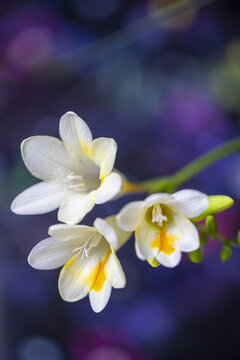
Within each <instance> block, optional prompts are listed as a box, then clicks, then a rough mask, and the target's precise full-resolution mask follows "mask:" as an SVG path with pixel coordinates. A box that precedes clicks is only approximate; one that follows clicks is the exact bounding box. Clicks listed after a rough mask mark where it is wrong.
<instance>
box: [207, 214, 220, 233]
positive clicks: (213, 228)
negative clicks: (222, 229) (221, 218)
mask: <svg viewBox="0 0 240 360" xmlns="http://www.w3.org/2000/svg"><path fill="white" fill-rule="evenodd" d="M206 230H207V232H208V234H209V235H210V236H211V237H212V238H213V239H215V238H216V237H217V233H218V225H217V221H216V219H215V217H214V216H213V215H208V216H207V218H206Z"/></svg>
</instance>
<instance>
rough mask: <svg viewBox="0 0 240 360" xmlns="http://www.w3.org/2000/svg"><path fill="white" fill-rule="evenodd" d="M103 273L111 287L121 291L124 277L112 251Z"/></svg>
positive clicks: (124, 283) (124, 280)
mask: <svg viewBox="0 0 240 360" xmlns="http://www.w3.org/2000/svg"><path fill="white" fill-rule="evenodd" d="M104 273H105V276H106V279H107V280H108V281H109V283H110V284H111V285H112V287H114V288H116V289H121V288H124V287H125V286H126V277H125V274H124V271H123V269H122V265H121V264H120V261H119V260H118V258H117V255H116V253H115V251H114V250H113V251H112V253H111V255H110V256H109V259H108V261H107V263H106V265H105V267H104Z"/></svg>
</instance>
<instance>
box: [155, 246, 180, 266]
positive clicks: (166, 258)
mask: <svg viewBox="0 0 240 360" xmlns="http://www.w3.org/2000/svg"><path fill="white" fill-rule="evenodd" d="M181 257H182V254H181V251H179V250H175V251H174V252H173V253H172V254H170V255H167V254H165V253H163V252H160V253H158V255H157V256H156V260H157V261H158V262H159V263H160V264H161V265H163V266H166V267H168V268H173V267H175V266H177V265H178V264H179V263H180V261H181Z"/></svg>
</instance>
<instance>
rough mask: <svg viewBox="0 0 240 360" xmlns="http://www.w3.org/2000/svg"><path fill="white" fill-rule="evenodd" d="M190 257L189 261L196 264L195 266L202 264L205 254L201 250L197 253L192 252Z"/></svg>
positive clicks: (196, 251)
mask: <svg viewBox="0 0 240 360" xmlns="http://www.w3.org/2000/svg"><path fill="white" fill-rule="evenodd" d="M188 256H189V259H190V260H191V261H192V262H193V263H195V264H199V263H200V262H202V259H203V252H202V249H201V248H199V249H197V250H195V251H192V252H190V253H189V254H188Z"/></svg>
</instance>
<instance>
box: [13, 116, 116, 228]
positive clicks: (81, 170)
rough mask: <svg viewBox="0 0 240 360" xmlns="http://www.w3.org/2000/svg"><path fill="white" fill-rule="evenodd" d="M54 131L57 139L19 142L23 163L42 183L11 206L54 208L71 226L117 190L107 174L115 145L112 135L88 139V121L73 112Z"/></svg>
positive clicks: (34, 210) (27, 210) (33, 210)
mask: <svg viewBox="0 0 240 360" xmlns="http://www.w3.org/2000/svg"><path fill="white" fill-rule="evenodd" d="M59 132H60V136H61V138H62V141H61V140H59V139H57V138H55V137H51V136H33V137H30V138H28V139H26V140H24V141H23V143H22V146H21V151H22V158H23V161H24V163H25V165H26V167H27V168H28V170H29V171H30V172H31V173H32V175H34V176H35V177H37V178H38V179H40V180H42V182H40V183H38V184H36V185H33V186H31V187H30V188H28V189H27V190H25V191H23V192H22V193H21V194H20V195H18V196H17V197H16V198H15V199H14V201H13V203H12V205H11V209H12V211H13V212H14V213H16V214H22V215H32V214H43V213H47V212H49V211H52V210H55V209H57V208H58V207H59V212H58V219H59V221H62V222H64V223H67V224H70V225H72V224H76V223H78V222H79V221H81V220H82V219H83V217H84V216H85V215H86V214H87V213H88V212H89V211H91V210H92V208H93V207H94V205H95V204H102V203H104V202H106V201H108V200H110V199H112V198H113V197H115V196H116V194H117V193H118V192H119V191H120V189H121V184H122V180H121V176H120V175H119V174H117V173H116V172H112V170H113V166H114V162H115V157H116V151H117V144H116V142H115V140H113V139H111V138H97V139H95V140H93V139H92V134H91V131H90V129H89V127H88V126H87V124H86V123H85V122H84V121H83V120H82V119H81V118H80V117H78V116H77V115H76V114H75V113H73V112H67V113H66V114H65V115H63V116H62V117H61V119H60V126H59Z"/></svg>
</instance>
